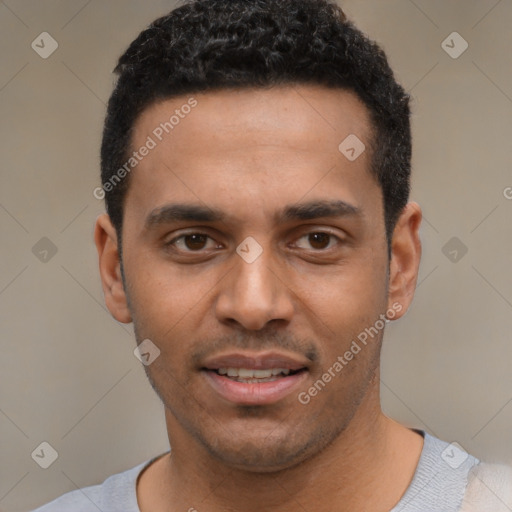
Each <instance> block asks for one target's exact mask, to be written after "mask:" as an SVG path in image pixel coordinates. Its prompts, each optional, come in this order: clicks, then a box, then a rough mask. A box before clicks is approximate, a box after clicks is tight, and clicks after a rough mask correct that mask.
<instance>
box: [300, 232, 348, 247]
mask: <svg viewBox="0 0 512 512" xmlns="http://www.w3.org/2000/svg"><path fill="white" fill-rule="evenodd" d="M303 240H305V242H303ZM336 241H337V242H339V241H340V239H339V238H338V237H337V236H335V235H332V234H331V233H324V232H322V231H316V232H314V233H308V234H306V235H303V236H301V237H300V238H299V240H298V243H297V244H296V245H297V247H299V248H300V249H306V250H311V249H313V250H315V251H324V250H326V249H331V248H332V246H333V245H335V243H336ZM331 242H334V243H331Z"/></svg>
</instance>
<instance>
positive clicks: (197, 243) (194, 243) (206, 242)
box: [166, 233, 219, 253]
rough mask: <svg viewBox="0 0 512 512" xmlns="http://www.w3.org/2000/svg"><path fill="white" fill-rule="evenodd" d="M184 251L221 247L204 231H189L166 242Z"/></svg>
mask: <svg viewBox="0 0 512 512" xmlns="http://www.w3.org/2000/svg"><path fill="white" fill-rule="evenodd" d="M166 245H167V246H169V247H173V248H175V249H177V250H178V251H181V252H183V253H187V252H189V253H190V252H199V251H202V250H207V249H215V248H219V244H217V243H216V242H215V240H214V239H213V238H211V237H210V236H208V235H205V234H204V233H189V234H184V235H181V236H178V237H176V238H174V239H173V240H171V241H170V242H168V243H167V244H166Z"/></svg>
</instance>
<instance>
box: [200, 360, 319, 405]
mask: <svg viewBox="0 0 512 512" xmlns="http://www.w3.org/2000/svg"><path fill="white" fill-rule="evenodd" d="M308 363H309V361H308V360H305V359H304V360H301V359H300V358H298V357H297V356H292V355H289V354H285V353H280V352H265V353H261V352H260V353H254V354H249V353H229V354H220V355H217V356H215V357H213V358H211V359H208V360H206V361H205V363H204V365H203V366H202V368H201V370H202V374H203V375H204V377H205V379H206V381H207V382H208V384H209V385H210V386H211V388H212V389H213V391H214V392H215V393H216V394H217V395H219V396H220V397H221V398H223V399H224V400H227V401H228V402H231V403H233V404H236V405H270V404H274V403H276V402H279V401H280V400H283V399H284V398H286V397H287V396H289V395H290V394H292V393H293V392H294V391H296V390H298V388H299V387H300V385H301V384H302V383H303V381H304V380H305V379H306V378H307V375H308V371H307V370H308ZM219 368H248V369H252V370H263V369H272V368H283V369H287V370H290V371H298V370H304V371H299V372H298V373H294V374H291V375H287V376H282V377H279V378H278V379H276V380H273V381H270V382H256V383H248V382H238V381H235V380H233V379H230V378H229V377H226V376H224V375H219V374H218V373H216V372H215V371H214V370H218V369H219Z"/></svg>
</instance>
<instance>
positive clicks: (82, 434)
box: [0, 0, 512, 511]
mask: <svg viewBox="0 0 512 512" xmlns="http://www.w3.org/2000/svg"><path fill="white" fill-rule="evenodd" d="M342 4H343V5H344V6H345V8H346V11H347V13H348V14H349V15H350V17H351V18H352V19H353V20H354V21H355V22H356V24H357V25H358V26H359V27H360V28H362V29H363V30H364V31H365V32H367V33H369V34H370V35H371V37H372V38H374V39H376V40H377V41H379V42H380V43H381V44H382V45H383V46H384V48H385V50H386V51H387V53H388V55H389V57H390V60H391V63H392V66H393V67H394V69H395V70H396V73H397V75H398V77H399V80H400V81H401V82H402V83H403V84H404V86H405V87H406V88H407V89H408V90H409V91H411V93H412V95H413V98H414V101H413V112H414V114H413V128H414V141H415V144H414V178H413V194H412V199H414V200H416V201H418V202H419V203H420V204H421V205H422V207H423V210H424V213H425V222H424V225H423V228H422V239H423V243H424V256H423V261H422V265H421V274H420V280H419V286H418V290H417V296H416V299H415V302H414V304H413V307H412V309H411V310H410V312H409V313H408V314H407V315H406V317H405V318H404V319H403V320H401V321H399V322H397V323H395V324H392V325H391V326H390V327H389V328H388V332H387V335H386V342H385V347H384V353H383V374H382V401H383V406H384V409H385V411H386V412H387V413H388V414H389V415H391V416H392V417H394V418H396V419H397V420H400V421H402V422H404V423H406V424H408V425H410V426H416V427H420V428H424V429H426V430H427V431H428V432H430V433H432V434H434V435H437V436H438V437H441V438H443V439H445V440H447V441H457V442H458V443H459V444H461V445H462V446H463V447H465V448H466V449H467V450H468V451H470V452H472V453H473V454H475V455H476V456H479V457H481V458H485V459H491V460H503V459H509V460H512V442H511V441H512V429H511V426H512V372H511V371H510V370H511V361H512V343H511V332H512V321H511V320H512V272H511V253H512V228H511V224H512V223H511V220H512V200H508V199H507V198H506V197H505V194H506V193H507V191H508V192H509V194H508V195H509V197H512V189H507V187H512V172H511V171H512V151H511V145H512V52H511V51H510V50H511V48H512V31H511V30H510V27H511V26H512V2H510V0H501V1H497V0H479V1H475V0H472V1H470V0H458V1H457V0H450V1H446V0H415V1H414V2H413V1H412V0H411V1H409V0H385V1H383V0H374V1H361V0H359V1H355V0H347V1H345V2H342ZM173 5H174V3H173V2H171V1H163V0H151V1H144V2H143V1H135V0H122V1H121V0H109V1H100V0H92V1H87V0H68V1H57V0H53V1H50V0H44V1H37V2H36V1H35V0H31V1H29V0H5V1H3V2H0V45H1V46H0V47H1V53H0V55H1V57H0V58H1V66H0V108H1V113H2V115H1V128H0V130H1V131H0V144H1V153H0V155H1V157H0V158H1V164H0V165H1V167H0V168H1V171H0V172H1V182H0V183H1V187H0V229H1V233H2V242H3V243H2V244H1V245H0V262H1V267H0V329H1V340H2V342H1V357H0V372H1V373H0V375H1V388H0V461H1V466H0V509H2V510H9V511H23V510H27V509H30V508H32V507H35V506H36V505H39V504H41V503H43V502H46V501H48V500H50V499H53V498H55V497H56V496H58V495H60V494H62V493H64V492H66V491H70V490H72V489H75V488H76V487H82V486H85V485H91V484H94V483H99V482H101V481H103V480H104V479H105V478H106V477H107V476H108V475H110V474H112V473H115V472H118V471H121V470H124V469H127V468H129V467H132V466H134V465H136V464H138V463H140V462H142V461H144V460H146V459H148V458H150V457H152V456H154V455H156V454H158V453H160V452H162V451H164V450H166V449H167V447H168V445H167V439H166V433H165V426H164V422H163V413H162V408H161V405H160V403H159V401H158V399H157V398H156V396H155V395H154V393H153V391H152V389H151V388H150V386H149V384H148V383H147V382H146V378H145V375H144V372H143V370H142V367H141V365H140V363H139V361H138V360H137V359H136V358H135V357H134V355H133V349H134V346H135V342H134V339H133V336H132V331H131V327H130V326H124V325H121V324H118V323H116V322H115V321H114V320H113V319H112V318H111V317H110V315H109V313H108V312H107V311H106V309H105V307H104V305H103V297H102V292H101V288H100V281H99V277H98V272H97V262H96V252H95V248H94V246H93V242H92V231H93V223H94V220H95V218H96V216H97V215H98V214H99V213H100V212H101V211H102V208H103V205H102V204H101V202H100V201H98V200H97V199H95V198H94V197H93V194H92V191H93V189H94V188H95V187H96V186H98V185H99V182H100V180H99V158H98V154H99V145H100V139H101V128H102V122H103V116H104V109H105V103H106V101H107V100H108V97H109V94H110V92H111V88H112V82H113V76H112V75H111V70H112V69H113V67H114V65H115V61H116V59H117V57H118V56H119V55H120V53H121V52H122V51H123V50H124V49H125V47H126V46H127V45H128V43H129V42H130V41H131V40H132V39H133V38H134V37H135V36H136V35H137V34H138V33H139V32H140V30H142V29H143V28H144V27H145V26H146V25H147V24H148V23H149V22H150V21H151V20H153V19H154V18H155V17H157V16H160V15H163V14H165V13H166V12H167V11H168V10H170V8H171V7H172V6H173ZM44 31H46V32H49V33H50V34H51V35H52V37H53V38H55V40H56V41H57V42H58V45H59V47H58V49H57V50H56V51H55V53H54V54H52V55H51V56H50V57H49V58H48V59H42V58H41V57H39V55H38V54H36V53H35V51H34V50H33V49H32V48H31V42H32V41H33V40H34V39H35V38H36V37H37V36H38V35H39V34H40V33H41V32H44ZM453 31H457V32H458V33H460V34H461V36H462V37H463V38H464V39H465V40H466V41H467V42H468V43H469V48H468V49H467V50H466V51H465V52H464V53H463V54H462V55H461V56H460V57H459V58H457V59H453V58H451V57H450V56H449V55H448V54H447V53H446V52H445V51H444V50H443V48H442V46H441V43H442V41H443V40H444V39H445V38H446V37H447V36H448V35H449V34H451V33H452V32H453ZM450 44H451V43H450ZM457 44H458V43H457ZM457 48H458V47H457ZM42 237H47V238H48V239H50V240H51V241H52V243H53V244H54V245H55V246H56V248H57V253H56V254H55V255H54V256H53V257H51V258H49V256H50V254H49V255H48V261H46V262H43V261H40V259H38V257H36V255H35V254H34V253H33V252H32V248H33V246H34V245H35V244H36V243H37V242H38V241H39V240H40V239H41V238H42ZM452 237H457V238H458V239H459V240H460V241H461V243H463V244H464V245H465V246H466V247H467V248H468V252H467V254H466V255H465V256H464V257H463V258H462V259H460V260H459V261H458V262H456V263H454V262H452V261H450V260H449V259H448V257H446V256H445V254H443V247H444V246H445V244H446V243H447V242H448V240H450V239H451V238H452ZM450 250H451V249H450ZM36 252H37V251H36ZM445 252H447V250H446V249H445ZM452 255H453V254H452ZM40 256H42V255H41V254H40ZM459 256H460V253H459ZM43 441H47V442H49V443H50V444H51V445H52V446H53V447H54V448H55V449H56V450H57V451H58V454H59V457H58V459H57V460H56V462H55V463H54V464H53V465H52V466H51V467H50V468H48V469H46V470H43V469H41V468H40V467H39V466H38V465H37V464H36V463H35V462H34V460H32V458H31V453H32V452H33V450H34V449H35V448H36V447H37V446H38V445H39V444H40V443H41V442H43Z"/></svg>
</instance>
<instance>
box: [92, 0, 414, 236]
mask: <svg viewBox="0 0 512 512" xmlns="http://www.w3.org/2000/svg"><path fill="white" fill-rule="evenodd" d="M114 72H115V73H116V74H117V75H118V79H117V83H116V85H115V88H114V91H113V93H112V95H111V97H110V100H109V102H108V107H107V115H106V119H105V124H104V131H103V140H102V146H101V179H102V183H103V189H104V191H105V204H106V209H107V213H108V214H109V216H110V218H111V221H112V223H113V225H114V227H115V229H116V232H117V235H118V238H119V243H120V239H121V232H122V223H123V202H124V198H125V196H126V191H127V189H128V185H129V177H130V176H129V169H128V173H127V172H126V169H127V167H126V162H127V161H128V160H129V158H130V153H131V151H133V150H132V149H131V142H132V141H131V139H132V132H133V127H134V124H135V122H136V120H137V118H138V116H139V115H140V114H141V113H142V111H143V110H144V109H146V108H147V107H149V106H150V105H151V104H153V103H155V102H157V101H160V100H165V99H169V98H172V97H176V96H181V95H187V94H193V93H201V92H208V91H214V90H218V89H230V88H254V87H261V88H268V87H273V86H277V85H286V84H316V85H323V86H326V87H330V88H339V89H343V90H347V91H352V92H353V93H355V94H356V95H357V96H358V97H359V99H360V100H362V102H363V103H364V104H365V105H366V107H367V109H368V111H369V114H370V119H371V121H372V141H371V144H370V148H371V165H370V166H371V169H370V171H371V173H372V174H373V175H374V177H375V178H376V179H377V180H378V183H379V185H380V187H381V190H382V195H383V200H384V215H385V226H386V236H387V239H388V245H389V243H390V240H391V237H392V233H393V229H394V226H395V224H396V221H397V219H398V217H399V215H400V213H401V211H402V210H403V208H404V206H405V205H406V203H407V200H408V197H409V190H410V172H411V129H410V110H409V96H408V94H407V93H406V92H405V91H404V89H403V88H402V87H401V86H400V85H399V84H398V83H397V81H396V80H395V78H394V75H393V72H392V70H391V68H390V66H389V64H388V61H387V59H386V55H385V53H384V51H383V50H382V49H381V48H380V47H379V46H378V45H377V44H376V43H375V42H373V41H372V40H370V39H369V38H368V37H366V36H365V35H364V34H363V33H362V32H361V31H360V30H358V29H357V28H356V27H355V26H354V25H353V24H352V23H351V22H350V21H349V20H347V18H346V16H345V14H344V12H343V10H342V9H341V7H339V6H338V5H337V4H336V3H334V2H333V1H330V0H229V1H227V0H189V1H187V2H185V3H184V4H182V5H181V6H180V7H178V8H176V9H174V10H173V11H171V12H170V13H169V14H167V15H166V16H163V17H161V18H159V19H157V20H155V21H154V22H153V23H151V24H150V25H149V27H148V28H147V29H145V30H144V31H142V32H141V33H140V34H139V36H138V37H137V38H136V39H135V40H134V41H133V42H132V43H131V44H130V46H129V47H128V49H127V50H126V52H125V53H124V54H123V55H122V56H121V57H120V58H119V61H118V63H117V66H116V68H115V70H114ZM340 142H341V141H340ZM123 166H124V169H125V172H124V173H121V172H120V171H121V169H122V168H123ZM121 175H122V176H123V179H119V178H120V176H121ZM113 178H115V181H114V180H113Z"/></svg>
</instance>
